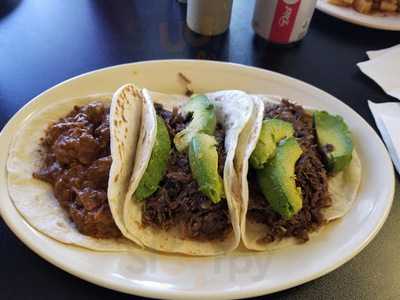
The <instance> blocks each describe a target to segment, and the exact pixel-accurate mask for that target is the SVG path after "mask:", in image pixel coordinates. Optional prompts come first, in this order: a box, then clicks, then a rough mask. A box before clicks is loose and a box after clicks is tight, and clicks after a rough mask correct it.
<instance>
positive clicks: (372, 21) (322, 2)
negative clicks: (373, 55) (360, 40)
mask: <svg viewBox="0 0 400 300" xmlns="http://www.w3.org/2000/svg"><path fill="white" fill-rule="evenodd" d="M317 8H318V9H319V10H320V11H323V12H324V13H326V14H328V15H330V16H332V17H336V18H338V19H341V20H343V21H347V22H350V23H353V24H357V25H361V26H365V27H369V28H376V29H383V30H392V31H398V30H400V14H397V15H393V14H392V15H391V14H387V13H381V12H377V13H374V14H372V15H366V14H362V13H359V12H357V11H356V10H354V9H353V8H351V7H343V6H337V5H333V4H330V3H329V2H328V0H318V1H317Z"/></svg>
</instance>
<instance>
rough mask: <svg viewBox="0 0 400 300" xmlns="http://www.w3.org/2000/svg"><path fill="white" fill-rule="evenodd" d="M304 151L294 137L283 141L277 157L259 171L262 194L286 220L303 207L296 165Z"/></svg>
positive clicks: (277, 151)
mask: <svg viewBox="0 0 400 300" xmlns="http://www.w3.org/2000/svg"><path fill="white" fill-rule="evenodd" d="M302 153H303V151H302V150H301V147H300V145H299V143H298V142H297V141H296V139H295V138H294V137H290V138H288V139H286V140H284V141H282V142H281V143H280V144H279V145H278V147H277V149H276V154H275V156H274V157H273V158H272V159H271V161H270V162H269V163H267V164H266V165H265V167H264V168H263V169H259V170H257V180H258V184H259V186H260V188H261V191H262V193H263V194H264V196H265V198H266V199H267V201H268V202H269V204H270V205H271V207H272V209H273V210H274V211H276V212H277V213H279V214H280V215H281V216H282V217H283V218H284V219H286V220H288V219H290V218H292V217H293V215H295V214H296V213H297V212H298V211H299V210H300V209H301V208H302V206H303V198H302V193H301V188H299V187H297V186H296V176H295V165H296V162H297V160H298V159H299V158H300V156H301V154H302Z"/></svg>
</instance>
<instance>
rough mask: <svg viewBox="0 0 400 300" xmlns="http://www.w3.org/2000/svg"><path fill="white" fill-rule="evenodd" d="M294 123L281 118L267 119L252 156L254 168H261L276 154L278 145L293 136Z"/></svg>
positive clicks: (251, 161)
mask: <svg viewBox="0 0 400 300" xmlns="http://www.w3.org/2000/svg"><path fill="white" fill-rule="evenodd" d="M293 134H294V129H293V125H292V124H291V123H289V122H285V121H282V120H279V119H265V120H264V121H263V123H262V128H261V132H260V137H259V138H258V142H257V145H256V148H255V149H254V151H253V153H252V154H251V156H250V164H251V166H252V167H253V168H254V169H261V168H263V166H264V165H265V164H266V163H267V162H268V161H269V160H270V159H271V158H272V157H273V156H274V155H275V151H276V145H277V144H278V143H279V142H280V141H281V140H283V139H285V138H288V137H291V136H293Z"/></svg>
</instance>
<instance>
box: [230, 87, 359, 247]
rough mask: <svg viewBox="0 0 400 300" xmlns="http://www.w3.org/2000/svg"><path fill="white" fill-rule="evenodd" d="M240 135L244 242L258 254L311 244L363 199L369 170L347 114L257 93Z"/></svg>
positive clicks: (237, 163)
mask: <svg viewBox="0 0 400 300" xmlns="http://www.w3.org/2000/svg"><path fill="white" fill-rule="evenodd" d="M252 97H253V101H254V105H255V107H256V110H255V111H256V112H254V113H253V116H252V117H251V121H250V122H249V124H248V126H246V128H245V130H243V132H242V133H241V136H240V142H239V144H240V147H239V148H238V151H237V155H236V157H235V165H236V168H237V173H238V176H239V179H238V180H239V181H240V186H241V199H242V209H241V217H240V219H241V222H240V223H241V225H240V226H241V236H242V240H243V243H244V245H245V246H246V247H247V248H248V249H251V250H259V251H263V250H272V249H276V248H281V247H284V246H288V245H293V244H298V243H304V242H306V241H308V240H309V238H310V236H312V235H316V234H317V233H318V232H319V230H320V229H321V228H322V227H323V226H324V225H326V224H327V223H328V222H329V221H332V220H334V219H337V218H341V217H342V216H344V215H345V214H346V213H347V212H348V211H349V210H350V208H351V206H352V204H353V202H354V201H355V199H356V195H357V191H358V187H359V185H360V181H361V165H360V160H359V158H358V155H357V152H356V150H355V149H354V145H353V141H352V137H351V133H350V131H349V129H348V127H347V125H346V123H345V121H344V120H343V119H342V118H341V117H340V116H334V115H331V114H329V113H327V112H325V111H316V110H309V109H304V108H303V107H302V106H300V105H296V104H294V103H292V102H290V101H288V100H282V99H280V98H279V97H270V96H263V95H253V96H252Z"/></svg>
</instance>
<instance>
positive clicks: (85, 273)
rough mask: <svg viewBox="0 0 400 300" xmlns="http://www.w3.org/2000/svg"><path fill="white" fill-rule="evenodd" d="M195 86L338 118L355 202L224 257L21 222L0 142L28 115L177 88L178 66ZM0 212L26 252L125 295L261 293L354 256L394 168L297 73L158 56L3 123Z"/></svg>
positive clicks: (382, 215) (377, 145)
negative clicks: (272, 99)
mask: <svg viewBox="0 0 400 300" xmlns="http://www.w3.org/2000/svg"><path fill="white" fill-rule="evenodd" d="M178 72H183V73H184V74H185V75H186V76H187V77H189V78H190V79H191V80H192V81H193V88H194V90H195V91H196V92H205V91H213V90H220V89H242V90H245V91H248V92H251V93H269V94H279V95H282V96H286V97H289V98H291V99H294V100H296V101H297V102H298V103H301V104H304V105H309V106H313V107H316V108H321V109H322V108H323V109H326V110H328V111H330V112H333V113H338V114H340V115H342V116H343V117H344V118H345V120H346V121H347V122H348V124H349V126H350V128H351V130H352V132H353V135H354V142H355V145H356V147H357V149H358V151H359V154H360V157H361V161H362V167H363V179H362V184H361V188H360V192H359V194H358V197H357V201H356V204H355V206H354V207H353V208H352V210H351V211H350V212H349V213H348V214H347V215H346V216H345V217H344V218H343V219H342V220H339V221H337V222H335V223H334V224H330V225H329V226H328V228H326V229H325V230H324V231H323V232H322V234H321V235H319V236H318V238H316V239H314V240H311V241H310V242H308V243H306V244H304V245H301V246H296V247H292V248H288V249H284V250H280V251H275V252H271V253H254V252H248V251H245V250H238V251H236V252H235V253H233V254H231V255H228V256H221V257H213V258H193V257H185V256H173V255H164V254H158V253H154V252H149V251H144V250H137V251H136V252H133V253H97V252H91V251H88V250H84V249H80V248H77V247H72V246H66V245H64V244H61V243H58V242H56V241H53V240H51V239H49V238H47V237H46V236H44V235H42V234H40V233H39V232H37V231H36V230H34V229H33V228H32V227H30V226H29V225H28V224H27V223H26V222H25V221H24V220H23V219H22V218H21V216H20V215H19V214H18V212H17V211H16V209H15V207H14V206H13V204H12V202H11V200H10V198H9V196H8V193H7V184H6V182H7V181H6V175H7V174H6V171H5V164H6V160H7V149H8V147H7V145H9V143H10V141H11V140H12V138H13V136H14V135H15V132H16V130H17V129H18V127H19V126H20V124H21V123H22V122H24V119H26V118H28V117H29V115H30V114H31V113H32V112H34V111H36V110H38V109H40V108H42V107H44V106H46V105H48V104H49V103H53V102H55V101H58V100H60V99H63V98H67V97H77V96H85V95H88V94H94V93H103V92H104V93H107V92H113V91H114V90H116V89H117V88H118V87H119V86H121V85H122V84H125V83H128V82H135V83H137V84H139V85H141V86H144V87H147V88H149V89H152V90H156V91H161V92H167V93H182V92H184V88H183V86H182V83H181V82H180V81H179V79H178V76H177V73H178ZM0 144H1V145H2V147H1V149H0V163H1V166H0V199H1V202H0V211H1V214H2V216H3V218H4V220H5V221H6V223H7V224H8V226H9V227H10V228H11V230H12V231H13V232H14V233H15V234H16V235H17V236H18V237H19V238H20V239H21V240H22V241H23V242H24V243H25V244H26V245H27V246H28V247H30V248H31V249H32V250H33V251H35V252H36V253H37V254H39V255H40V256H42V257H43V258H44V259H46V260H48V261H49V262H51V263H52V264H54V265H56V266H58V267H60V268H61V269H63V270H65V271H67V272H69V273H71V274H74V275H76V276H78V277H80V278H82V279H85V280H87V281H90V282H93V283H95V284H98V285H101V286H104V287H108V288H111V289H115V290H119V291H123V292H126V293H131V294H137V295H143V296H149V297H157V298H174V299H189V298H203V297H204V298H207V299H222V298H226V299H229V298H239V297H249V296H256V295H261V294H267V293H271V292H275V291H279V290H283V289H287V288H289V287H293V286H296V285H299V284H301V283H304V282H306V281H310V280H312V279H314V278H317V277H320V276H322V275H324V274H326V273H328V272H330V271H332V270H334V269H335V268H337V267H339V266H340V265H342V264H344V263H345V262H346V261H348V260H349V259H351V258H352V257H353V256H355V255H356V254H357V253H358V252H360V251H361V250H362V249H363V248H364V247H365V246H366V245H367V244H368V243H369V242H370V241H371V239H372V238H373V237H374V236H375V234H376V233H377V232H378V231H379V229H380V228H381V226H382V225H383V223H384V221H385V219H386V217H387V215H388V213H389V210H390V207H391V203H392V200H393V193H394V173H393V167H392V164H391V161H390V159H389V156H388V153H387V152H386V149H385V147H384V146H383V144H382V142H381V140H380V139H379V137H378V136H377V134H376V133H375V132H374V130H373V129H372V128H371V127H370V126H369V125H368V124H367V123H366V122H365V121H364V120H363V119H362V118H361V117H360V116H359V115H358V114H357V113H356V112H354V111H353V110H352V109H350V108H349V107H348V106H346V105H345V104H343V103H342V102H340V101H339V100H338V99H336V98H334V97H333V96H331V95H329V94H327V93H325V92H323V91H321V90H319V89H317V88H315V87H312V86H310V85H308V84H306V83H304V82H301V81H299V80H296V79H293V78H290V77H287V76H284V75H280V74H277V73H273V72H269V71H265V70H261V69H257V68H252V67H247V66H243V65H236V64H229V63H217V62H210V61H192V60H168V61H167V60H165V61H149V62H141V63H133V64H126V65H120V66H115V67H111V68H106V69H102V70H97V71H93V72H90V73H88V74H84V75H81V76H78V77H75V78H72V79H70V80H67V81H65V82H63V83H61V84H59V85H57V86H55V87H53V88H51V89H49V90H47V91H46V92H44V93H42V94H41V95H39V96H37V97H36V98H35V99H33V100H32V101H31V102H29V103H28V104H27V105H26V106H24V107H23V108H22V109H21V110H20V111H19V112H18V113H17V114H15V116H14V117H13V118H12V119H11V120H10V121H9V123H8V124H7V126H6V127H5V128H4V129H3V131H2V133H1V136H0Z"/></svg>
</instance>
